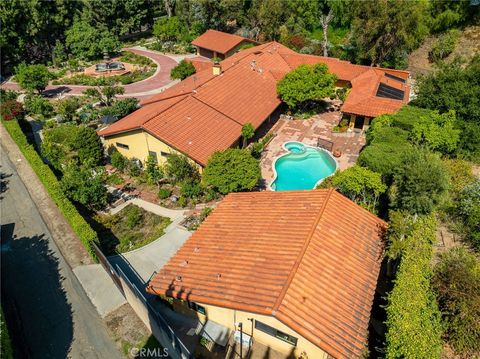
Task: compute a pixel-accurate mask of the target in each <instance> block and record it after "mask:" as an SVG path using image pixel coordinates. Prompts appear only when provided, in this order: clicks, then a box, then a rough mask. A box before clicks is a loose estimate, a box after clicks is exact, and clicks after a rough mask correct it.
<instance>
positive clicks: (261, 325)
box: [255, 320, 298, 345]
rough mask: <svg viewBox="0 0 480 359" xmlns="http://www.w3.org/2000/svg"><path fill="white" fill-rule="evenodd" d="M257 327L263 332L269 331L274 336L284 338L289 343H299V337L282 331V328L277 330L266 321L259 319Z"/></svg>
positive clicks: (256, 323) (256, 322)
mask: <svg viewBox="0 0 480 359" xmlns="http://www.w3.org/2000/svg"><path fill="white" fill-rule="evenodd" d="M255 329H258V330H260V331H261V332H264V333H267V334H269V335H271V336H272V337H275V338H278V339H280V340H283V341H284V342H287V343H289V344H292V345H297V341H298V339H297V338H295V337H294V336H292V335H290V334H287V333H284V332H281V331H280V330H277V329H275V328H273V327H271V326H269V325H267V324H265V323H262V322H259V321H258V320H256V321H255Z"/></svg>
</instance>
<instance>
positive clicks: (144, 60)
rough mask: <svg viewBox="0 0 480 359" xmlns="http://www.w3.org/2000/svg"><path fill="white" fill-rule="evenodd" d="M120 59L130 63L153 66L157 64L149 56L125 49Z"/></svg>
mask: <svg viewBox="0 0 480 359" xmlns="http://www.w3.org/2000/svg"><path fill="white" fill-rule="evenodd" d="M119 60H120V61H122V62H128V63H130V64H136V65H145V66H153V67H156V66H157V65H156V64H155V62H153V61H152V60H150V59H149V58H148V57H145V56H142V55H138V54H135V53H133V52H130V51H123V52H122V56H121V57H120V59H119Z"/></svg>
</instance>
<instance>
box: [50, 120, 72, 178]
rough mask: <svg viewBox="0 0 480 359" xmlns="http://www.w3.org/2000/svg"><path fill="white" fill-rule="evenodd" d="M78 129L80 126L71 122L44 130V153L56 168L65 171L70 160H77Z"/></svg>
mask: <svg viewBox="0 0 480 359" xmlns="http://www.w3.org/2000/svg"><path fill="white" fill-rule="evenodd" d="M78 131H79V128H78V127H77V126H75V125H71V124H64V125H60V126H57V127H52V128H48V129H45V130H43V133H42V134H43V140H42V145H41V151H42V155H43V156H44V157H45V158H46V159H47V160H48V162H50V164H51V165H52V166H53V167H54V168H55V169H57V170H59V171H63V169H64V168H65V167H66V166H67V165H68V164H69V163H70V162H76V151H75V142H76V140H77V133H78Z"/></svg>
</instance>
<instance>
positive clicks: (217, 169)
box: [203, 148, 261, 194]
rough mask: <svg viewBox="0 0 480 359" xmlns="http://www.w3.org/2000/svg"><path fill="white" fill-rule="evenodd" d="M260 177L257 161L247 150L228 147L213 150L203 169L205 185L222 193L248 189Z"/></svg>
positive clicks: (252, 186)
mask: <svg viewBox="0 0 480 359" xmlns="http://www.w3.org/2000/svg"><path fill="white" fill-rule="evenodd" d="M260 178H261V174H260V166H259V164H258V161H257V160H256V159H255V158H253V157H252V155H251V154H250V152H249V151H247V150H241V149H237V148H229V149H227V150H225V151H223V152H215V153H214V154H213V155H212V156H211V157H210V159H209V160H208V163H207V166H206V167H205V169H204V171H203V181H204V183H205V185H207V186H212V187H213V188H215V189H217V190H218V191H219V192H220V193H222V194H227V193H230V192H240V191H249V190H251V189H253V188H254V187H255V186H256V185H257V183H258V181H259V180H260Z"/></svg>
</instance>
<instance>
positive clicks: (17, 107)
mask: <svg viewBox="0 0 480 359" xmlns="http://www.w3.org/2000/svg"><path fill="white" fill-rule="evenodd" d="M23 115H24V111H23V106H22V104H21V103H20V102H17V101H15V100H8V101H5V102H4V103H2V104H1V105H0V117H1V118H2V119H3V120H5V121H11V120H21V119H23Z"/></svg>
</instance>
